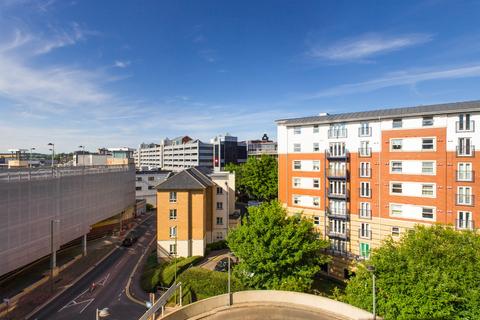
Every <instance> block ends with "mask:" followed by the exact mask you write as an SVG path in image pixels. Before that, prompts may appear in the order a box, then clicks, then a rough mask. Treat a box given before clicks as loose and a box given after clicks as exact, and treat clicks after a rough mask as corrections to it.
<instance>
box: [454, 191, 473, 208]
mask: <svg viewBox="0 0 480 320" xmlns="http://www.w3.org/2000/svg"><path fill="white" fill-rule="evenodd" d="M457 192H458V193H457V204H459V205H467V206H470V205H472V204H473V195H472V187H458V189H457Z"/></svg>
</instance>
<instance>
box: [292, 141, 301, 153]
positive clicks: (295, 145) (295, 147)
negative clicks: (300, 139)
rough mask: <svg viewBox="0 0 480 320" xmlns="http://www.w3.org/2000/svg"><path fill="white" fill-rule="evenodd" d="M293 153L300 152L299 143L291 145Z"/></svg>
mask: <svg viewBox="0 0 480 320" xmlns="http://www.w3.org/2000/svg"><path fill="white" fill-rule="evenodd" d="M293 152H302V144H301V143H294V144H293Z"/></svg>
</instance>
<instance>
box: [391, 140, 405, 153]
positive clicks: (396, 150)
mask: <svg viewBox="0 0 480 320" xmlns="http://www.w3.org/2000/svg"><path fill="white" fill-rule="evenodd" d="M394 142H396V143H395V145H398V146H400V148H399V149H394V148H393V146H394ZM402 150H403V139H399V138H392V139H390V152H400V151H402Z"/></svg>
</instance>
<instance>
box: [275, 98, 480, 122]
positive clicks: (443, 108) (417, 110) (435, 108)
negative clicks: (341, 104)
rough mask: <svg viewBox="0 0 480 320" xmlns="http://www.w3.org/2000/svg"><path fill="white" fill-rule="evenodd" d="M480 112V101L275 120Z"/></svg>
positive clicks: (300, 120) (368, 118)
mask: <svg viewBox="0 0 480 320" xmlns="http://www.w3.org/2000/svg"><path fill="white" fill-rule="evenodd" d="M472 111H480V100H476V101H464V102H454V103H443V104H433V105H425V106H416V107H402V108H391V109H379V110H371V111H360V112H347V113H337V114H325V115H319V116H312V117H302V118H291V119H280V120H277V121H276V122H277V124H285V125H287V126H289V125H302V124H322V123H338V122H348V121H362V120H363V121H365V120H378V119H391V118H397V117H413V116H420V115H438V114H449V113H461V112H472Z"/></svg>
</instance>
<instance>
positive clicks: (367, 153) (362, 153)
mask: <svg viewBox="0 0 480 320" xmlns="http://www.w3.org/2000/svg"><path fill="white" fill-rule="evenodd" d="M358 156H359V157H371V156H372V148H371V147H363V148H358Z"/></svg>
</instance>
